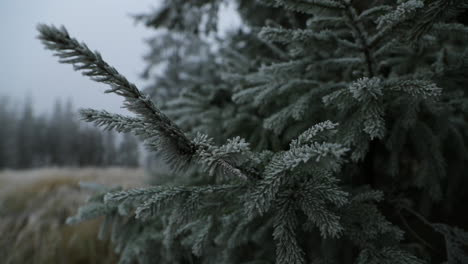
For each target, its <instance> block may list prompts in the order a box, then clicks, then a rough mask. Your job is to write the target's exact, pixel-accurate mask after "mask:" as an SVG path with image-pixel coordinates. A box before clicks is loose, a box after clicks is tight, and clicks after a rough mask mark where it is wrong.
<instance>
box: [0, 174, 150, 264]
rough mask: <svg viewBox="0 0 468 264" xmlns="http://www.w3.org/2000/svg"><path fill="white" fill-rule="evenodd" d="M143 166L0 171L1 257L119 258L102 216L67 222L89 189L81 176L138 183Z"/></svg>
mask: <svg viewBox="0 0 468 264" xmlns="http://www.w3.org/2000/svg"><path fill="white" fill-rule="evenodd" d="M145 180H146V175H145V173H144V171H143V170H141V169H122V168H109V169H95V168H89V169H37V170H29V171H3V172H0V263H4V264H16V263H18V264H19V263H21V264H22V263H28V264H29V263H31V264H36V263H37V264H43V263H44V264H45V263H47V264H49V263H50V264H54V263H64V264H65V263H67V264H68V263H70V264H78V263H83V264H85V263H86V264H87V263H90V264H92V263H96V264H97V263H99V264H101V263H103V264H106V263H116V262H117V256H116V255H115V254H114V253H113V250H112V248H111V246H110V243H109V241H101V240H98V239H97V233H98V229H99V224H100V219H97V220H94V221H89V222H85V223H81V224H77V225H71V226H70V225H66V224H65V220H66V218H67V217H69V216H71V215H73V214H74V213H75V212H76V211H77V209H78V207H79V206H80V205H82V204H84V203H85V202H86V199H87V198H88V197H89V196H90V195H91V194H90V193H89V192H87V191H85V190H82V189H81V188H80V187H79V182H96V183H100V184H104V185H107V186H116V185H120V186H124V187H127V188H128V187H136V186H141V185H143V184H144V182H145Z"/></svg>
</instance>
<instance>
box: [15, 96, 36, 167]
mask: <svg viewBox="0 0 468 264" xmlns="http://www.w3.org/2000/svg"><path fill="white" fill-rule="evenodd" d="M34 118H35V117H34V113H33V108H32V99H31V98H29V97H28V98H27V99H26V100H25V102H24V106H23V110H22V113H21V115H20V118H19V120H18V123H17V125H16V127H15V135H14V137H15V143H16V144H15V145H16V167H17V168H22V169H24V168H31V167H33V165H34V145H35V142H36V132H35V130H34Z"/></svg>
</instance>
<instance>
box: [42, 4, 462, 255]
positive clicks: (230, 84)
mask: <svg viewBox="0 0 468 264" xmlns="http://www.w3.org/2000/svg"><path fill="white" fill-rule="evenodd" d="M222 3H223V1H219V0H218V1H216V0H204V1H179V0H178V1H164V3H163V4H162V6H161V8H160V9H158V10H156V11H154V12H151V13H148V14H143V15H139V16H137V19H139V20H140V21H143V22H144V23H145V24H146V25H148V26H151V27H155V28H164V29H166V30H167V31H168V32H169V33H167V34H166V35H162V36H160V37H161V39H160V40H159V41H154V42H153V43H152V45H154V46H153V47H154V49H153V50H152V52H153V53H152V54H150V55H149V56H148V58H149V62H150V63H155V62H158V61H155V60H151V58H152V57H153V58H159V59H161V58H162V60H163V61H162V62H164V60H165V61H166V62H167V63H168V65H169V66H168V67H166V68H165V71H163V74H161V75H159V76H157V77H156V78H157V79H156V82H155V83H156V84H158V85H161V87H162V90H157V89H159V88H160V87H156V88H149V89H148V91H149V92H150V94H151V96H152V97H153V99H154V101H153V100H151V99H150V96H147V95H145V94H144V93H143V92H141V91H140V90H139V89H138V88H137V87H136V86H135V85H134V84H132V83H131V82H130V81H128V80H127V79H126V78H125V77H124V76H122V75H121V74H120V73H119V72H118V71H117V70H116V69H115V68H113V67H112V66H110V65H109V64H108V63H107V62H105V61H104V59H103V57H102V56H101V55H100V53H98V52H96V51H92V50H90V49H89V48H88V47H87V46H86V45H85V44H84V43H81V42H79V41H77V40H76V39H74V38H72V37H71V36H70V35H69V33H68V32H67V31H66V29H65V28H63V27H62V28H56V27H54V26H47V25H40V26H39V27H38V30H39V32H40V35H39V38H40V39H41V40H42V42H43V43H44V45H45V46H46V48H48V49H51V50H54V51H55V52H56V55H57V56H59V57H60V62H62V63H70V64H73V66H74V67H75V69H76V70H78V71H81V72H82V73H83V74H84V75H86V76H89V77H90V78H91V79H93V80H95V81H98V82H103V83H106V84H108V85H109V87H110V88H109V90H107V92H109V93H115V94H118V95H120V96H122V97H123V98H124V100H125V102H124V106H125V107H126V108H127V109H129V110H130V111H131V112H133V113H135V116H131V117H130V116H122V115H118V114H111V113H108V112H106V111H104V110H92V109H83V110H81V112H80V113H81V115H82V117H83V118H84V119H85V120H87V121H89V122H93V123H95V124H96V125H99V126H103V127H105V128H108V129H114V130H117V131H119V132H132V133H134V134H135V135H137V136H139V137H140V138H141V139H143V140H144V141H145V144H146V147H147V148H148V149H149V150H152V151H156V152H159V153H160V154H161V155H162V156H163V157H164V158H165V160H166V161H167V163H168V164H169V165H170V166H171V168H172V169H173V174H171V175H170V176H169V177H161V178H160V180H159V181H158V182H156V184H155V185H153V186H149V187H146V188H137V189H130V190H122V189H119V188H114V189H107V188H105V187H100V189H99V190H98V193H97V194H96V195H95V196H94V197H93V198H92V199H91V200H90V201H89V203H88V204H87V205H85V206H83V207H82V208H81V209H80V210H79V212H78V213H77V215H76V216H74V217H71V218H70V219H69V223H71V224H72V223H76V222H80V221H86V220H88V219H92V218H96V217H101V216H102V217H104V221H103V225H102V232H101V233H100V235H101V236H107V235H109V236H110V237H111V239H112V241H113V242H114V243H115V246H116V250H117V251H118V252H120V262H121V263H292V264H300V263H359V264H361V263H362V264H364V263H408V264H415V263H441V262H445V263H468V254H467V253H466V247H467V246H468V232H467V231H465V230H467V229H468V224H467V223H468V222H467V220H468V219H467V216H466V213H465V212H464V210H465V206H464V203H465V202H466V201H467V199H468V197H467V194H466V192H465V190H464V188H466V187H467V186H468V185H467V180H466V177H465V174H466V173H467V171H468V168H467V166H468V162H467V161H468V151H467V143H466V141H467V139H468V119H467V117H468V116H467V114H468V100H467V96H466V94H465V92H466V89H467V88H466V87H467V85H468V79H467V78H466V76H467V75H466V72H467V69H468V49H467V47H468V45H467V44H468V27H467V26H466V25H464V24H463V23H460V22H462V21H463V19H464V17H466V13H463V12H465V8H467V7H468V2H466V1H464V0H430V1H422V0H406V1H405V0H401V1H397V2H395V1H386V0H375V1H372V0H366V1H349V0H308V1H305V0H275V1H273V0H270V1H267V0H262V1H255V2H254V1H246V0H239V1H238V9H239V13H240V14H241V16H242V18H243V22H244V26H245V29H242V30H239V31H238V32H232V33H231V34H229V35H228V36H227V37H226V38H224V39H221V40H220V41H219V42H217V43H216V44H217V46H218V48H217V49H207V50H204V49H202V48H200V47H203V45H205V44H204V43H203V40H204V39H206V36H209V35H210V34H211V33H212V32H213V31H216V27H215V25H216V21H217V19H218V17H217V14H218V9H219V7H220V5H221V4H222ZM179 38H182V41H179ZM174 40H177V41H174ZM184 40H185V41H184ZM191 40H197V41H198V42H197V43H198V44H197V45H196V46H195V47H196V48H193V47H194V46H193V45H194V43H195V42H193V41H192V42H189V41H191ZM176 42H177V43H179V44H178V46H174V47H171V49H172V48H175V49H181V50H182V51H185V52H184V53H181V52H180V51H179V52H175V54H177V56H178V58H177V59H174V58H175V57H173V56H170V57H164V56H162V55H161V54H164V49H163V48H164V47H165V46H166V45H168V44H170V43H176ZM190 47H192V49H190ZM197 47H198V48H197ZM181 54H182V55H181ZM190 55H193V56H190ZM194 58H195V59H194ZM197 58H198V59H197ZM158 63H159V62H158ZM175 66H176V67H175ZM194 66H195V67H194ZM150 67H151V65H150ZM206 69H210V70H209V71H206V72H204V70H206ZM166 73H167V74H166ZM161 100H164V103H163V102H161ZM157 105H160V107H158V106H157ZM161 109H162V110H161ZM163 111H164V112H163ZM166 113H167V114H166Z"/></svg>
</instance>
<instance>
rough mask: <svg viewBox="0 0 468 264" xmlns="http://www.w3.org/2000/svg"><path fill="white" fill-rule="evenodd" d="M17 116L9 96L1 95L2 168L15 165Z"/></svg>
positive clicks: (0, 143)
mask: <svg viewBox="0 0 468 264" xmlns="http://www.w3.org/2000/svg"><path fill="white" fill-rule="evenodd" d="M15 126H16V116H15V112H14V111H13V109H11V105H10V102H9V99H8V97H0V169H3V168H11V167H13V166H14V160H15V154H16V152H15V151H14V144H15V142H14V139H15V137H14V129H15Z"/></svg>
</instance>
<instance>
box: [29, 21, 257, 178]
mask: <svg viewBox="0 0 468 264" xmlns="http://www.w3.org/2000/svg"><path fill="white" fill-rule="evenodd" d="M37 30H38V31H39V36H38V38H39V39H40V40H41V41H42V43H43V44H44V45H45V47H46V48H47V49H50V50H53V51H55V54H54V55H55V56H58V57H59V58H60V60H59V62H61V63H68V64H72V65H73V67H74V69H75V70H77V71H82V74H83V75H85V76H88V77H90V78H91V80H93V81H96V82H102V83H105V84H108V85H109V86H110V87H111V88H110V89H109V90H107V91H106V93H115V94H117V95H120V96H122V97H124V99H125V103H124V106H125V107H126V108H127V109H128V110H130V111H131V112H133V113H135V114H137V115H138V116H139V117H140V118H141V120H137V119H128V118H124V117H122V116H118V115H110V114H109V113H107V112H98V111H93V110H84V111H83V112H82V114H83V115H84V118H85V119H86V120H88V121H92V122H95V123H97V124H98V125H102V126H106V127H108V128H111V127H112V128H118V129H121V130H122V131H123V130H138V131H140V132H141V131H142V130H143V129H145V128H143V127H141V126H142V125H143V124H144V125H145V126H148V127H147V128H146V129H149V130H151V129H153V130H154V131H155V132H156V133H154V134H148V135H146V138H149V137H150V136H152V135H153V136H159V137H160V138H159V139H158V140H157V141H152V142H149V143H148V144H147V145H148V146H150V147H153V148H159V149H162V150H163V151H164V154H165V156H166V160H167V161H168V162H169V163H170V164H171V165H173V167H174V168H176V169H177V168H185V167H186V166H187V165H188V163H190V161H191V160H192V158H193V157H194V156H195V155H196V154H197V152H198V150H199V148H204V147H205V146H200V145H197V144H196V143H194V142H192V141H191V140H190V139H188V138H187V137H186V135H185V134H184V133H183V132H182V130H181V129H180V128H179V127H178V126H177V125H176V124H175V123H174V122H173V121H172V120H170V119H169V118H168V117H167V116H166V115H165V114H164V113H162V112H161V111H160V110H159V109H158V108H157V107H156V106H155V105H154V104H153V102H152V101H151V100H150V99H149V97H148V96H146V95H145V94H143V93H142V92H140V90H138V88H137V87H136V85H135V84H133V83H131V82H129V81H128V80H127V79H126V78H125V77H124V76H123V75H121V74H120V73H119V72H118V71H117V70H116V69H115V68H113V67H112V66H110V65H109V64H108V63H107V62H105V61H104V60H103V58H102V57H101V55H100V54H99V52H97V51H94V52H93V51H91V50H90V49H89V48H88V47H87V46H86V44H84V43H80V42H78V40H76V39H75V38H72V37H71V36H70V35H69V33H68V32H67V30H66V29H65V27H63V26H62V27H61V28H60V29H59V28H57V27H55V26H48V25H44V24H40V25H38V26H37ZM127 121H128V122H129V124H128V126H127V127H125V126H124V125H123V122H127ZM138 121H143V122H141V124H140V125H136V124H135V123H136V122H138ZM148 133H150V132H148ZM161 145H162V148H160V146H161ZM217 163H218V164H220V166H222V167H223V168H224V169H225V170H226V171H230V172H232V174H234V175H235V176H237V177H239V178H241V179H247V178H248V177H247V176H246V175H245V174H244V173H243V172H241V171H240V170H239V169H238V168H236V166H234V165H232V164H231V163H230V162H229V161H226V160H224V159H222V158H219V159H218V161H217Z"/></svg>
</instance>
